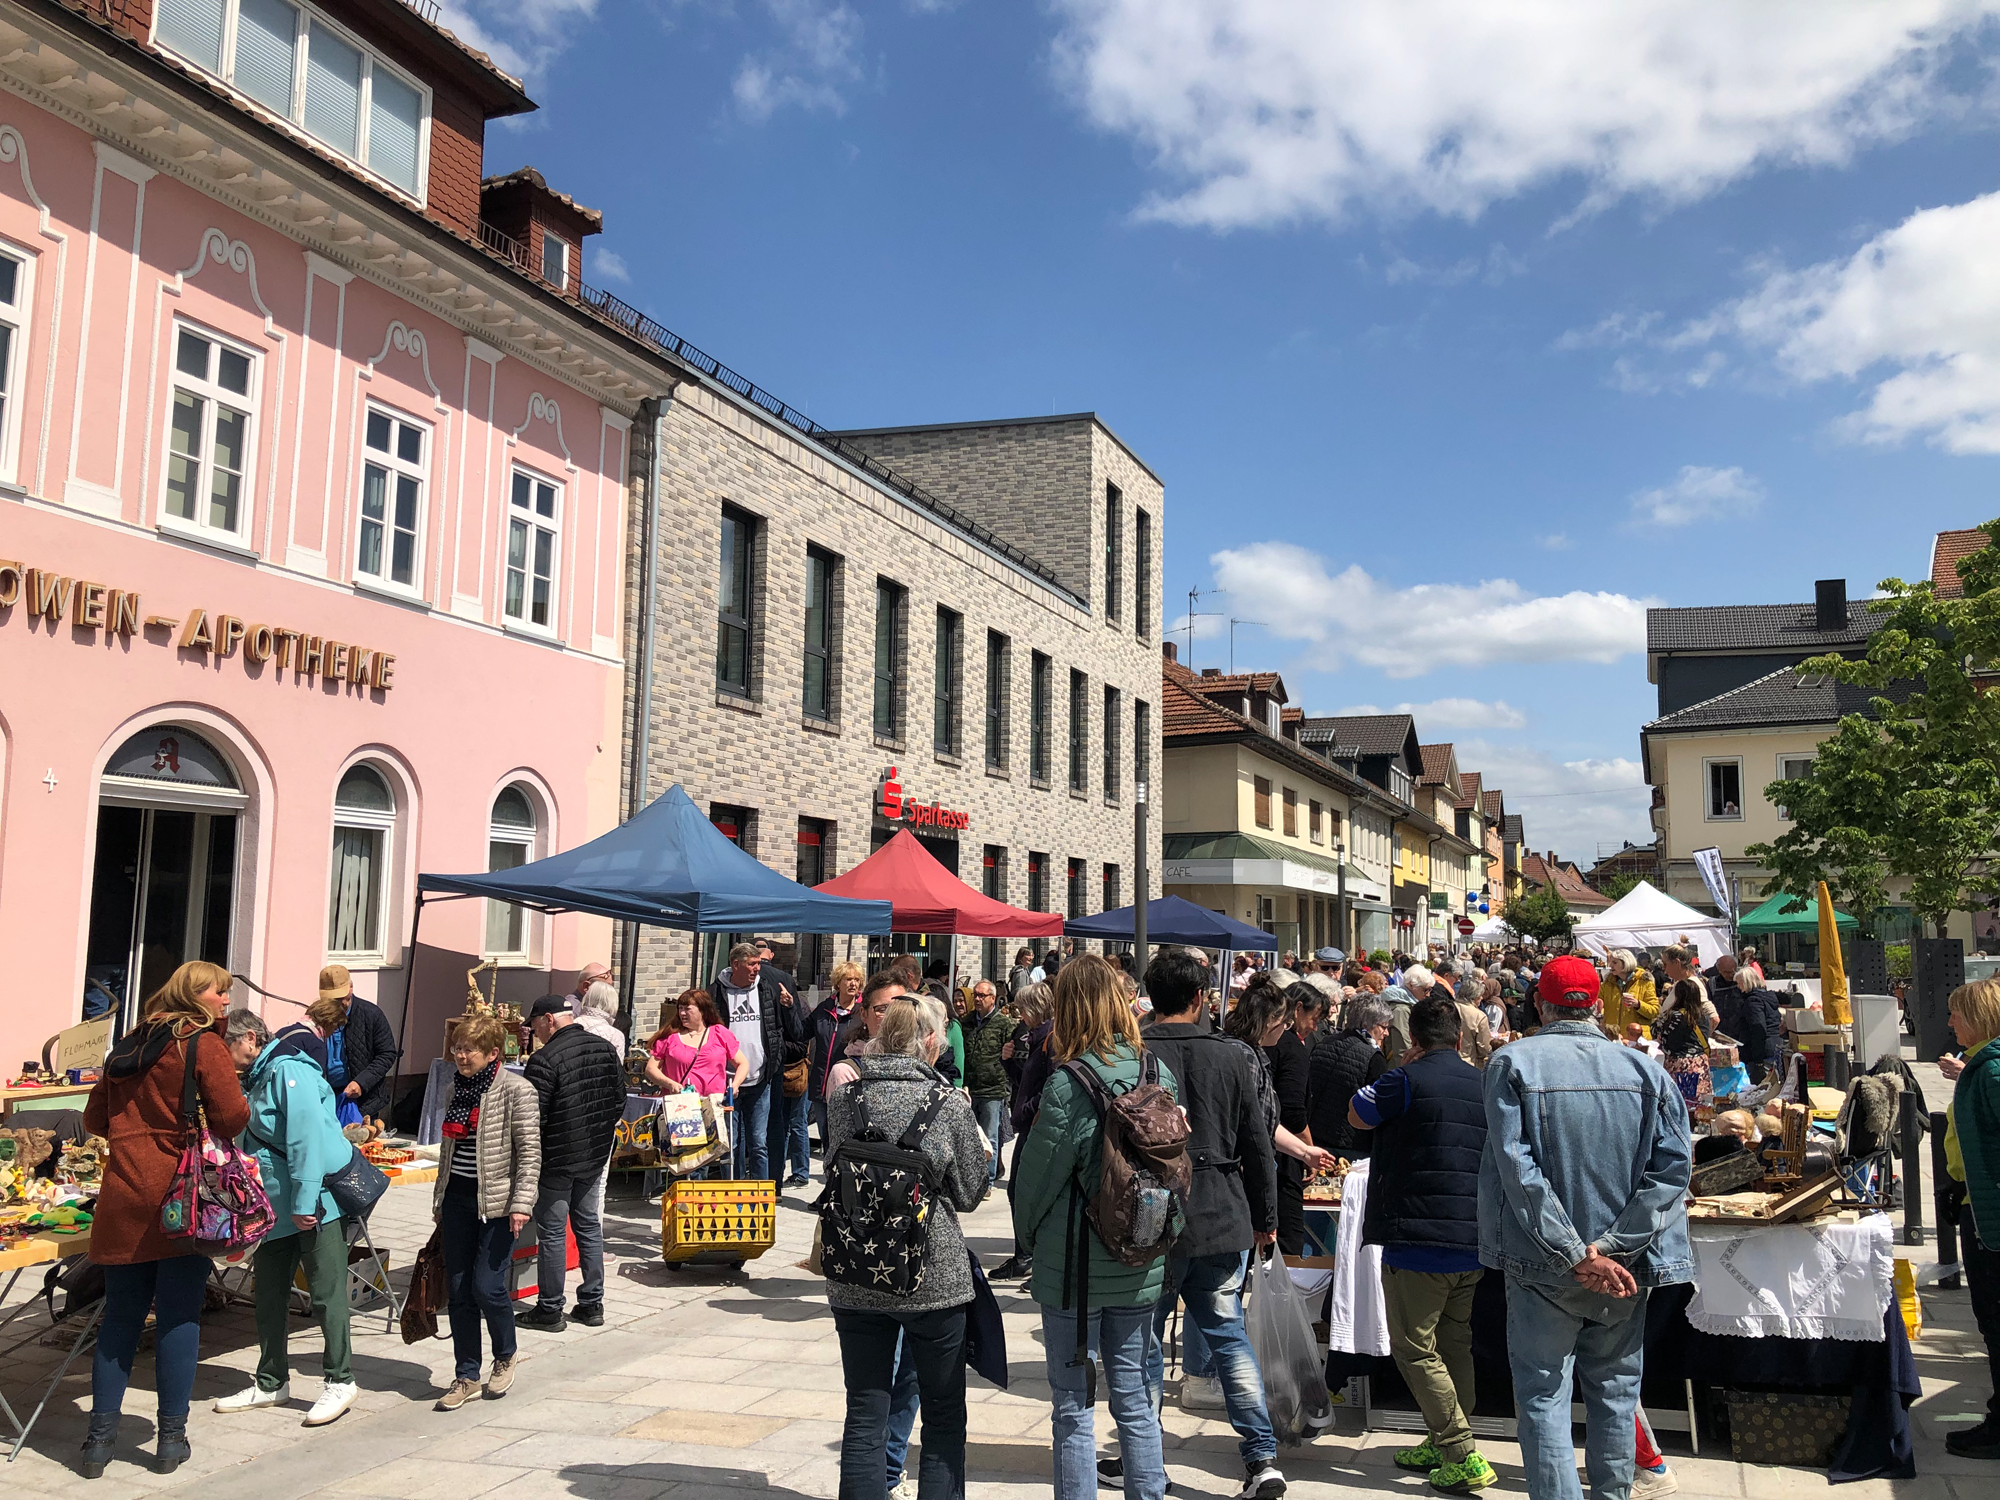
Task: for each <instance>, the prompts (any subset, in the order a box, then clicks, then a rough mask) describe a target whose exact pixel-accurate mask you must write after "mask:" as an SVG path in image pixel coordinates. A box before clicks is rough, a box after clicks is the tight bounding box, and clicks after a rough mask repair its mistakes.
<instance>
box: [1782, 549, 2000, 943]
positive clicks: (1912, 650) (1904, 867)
mask: <svg viewBox="0 0 2000 1500" xmlns="http://www.w3.org/2000/svg"><path fill="white" fill-rule="evenodd" d="M1979 529H1980V530H1981V531H1983V532H1985V533H1986V535H1987V537H1988V545H1987V546H1986V547H1985V548H1984V549H1983V550H1981V551H1979V552H1976V553H1974V554H1973V555H1972V556H1971V557H1968V558H1966V559H1965V560H1964V561H1963V562H1961V563H1960V564H1959V578H1960V581H1961V582H1962V583H1963V584H1964V586H1965V594H1964V597H1963V598H1940V597H1938V594H1937V590H1936V589H1935V588H1934V587H1933V586H1932V584H1931V583H1930V582H1929V581H1928V580H1925V581H1921V582H1918V583H1914V584H1910V583H1905V582H1903V580H1901V579H1900V578H1889V579H1885V580H1884V581H1883V583H1882V586H1881V587H1882V592H1883V595H1884V597H1883V598H1881V599H1878V600H1876V601H1875V602H1874V604H1873V605H1872V608H1874V609H1875V610H1876V611H1878V612H1879V613H1881V614H1882V615H1884V616H1885V617H1886V618H1885V619H1884V621H1883V625H1882V628H1881V629H1880V630H1879V631H1877V632H1876V634H1875V636H1874V637H1873V639H1871V640H1870V642H1869V644H1868V651H1867V654H1866V655H1865V656H1863V657H1861V658H1860V659H1859V660H1850V659H1848V658H1845V657H1841V656H1838V655H1833V656H1819V657H1814V658H1813V659H1812V660H1811V661H1808V662H1807V663H1805V665H1804V666H1802V667H1801V668H1800V669H1799V670H1800V671H1801V672H1825V673H1828V674H1830V675H1831V676H1832V677H1833V679H1834V680H1835V681H1836V682H1839V683H1843V684H1847V685H1850V686H1853V687H1859V688H1863V689H1866V690H1868V691H1869V692H1870V694H1871V696H1870V698H1869V700H1868V710H1867V712H1866V713H1861V712H1855V713H1849V714H1847V715H1845V716H1844V717H1842V719H1841V721H1840V725H1839V727H1838V728H1837V729H1836V730H1835V731H1834V733H1833V734H1832V735H1831V736H1829V737H1828V738H1827V739H1826V740H1825V741H1823V742H1822V743H1821V745H1820V747H1819V749H1818V751H1817V752H1816V755H1815V758H1814V760H1813V763H1812V766H1811V769H1810V771H1809V772H1808V774H1807V775H1806V776H1804V777H1802V778H1799V779H1797V780H1790V781H1774V782H1772V783H1771V784H1770V786H1768V787H1766V788H1765V795H1766V796H1767V797H1769V798H1770V799H1771V800H1772V801H1773V802H1775V803H1778V804H1780V805H1782V806H1784V807H1785V808H1786V810H1787V811H1788V812H1789V814H1790V815H1791V820H1792V826H1791V827H1790V828H1789V829H1787V830H1786V831H1785V833H1784V834H1783V835H1781V836H1780V837H1779V838H1777V839H1775V840H1774V841H1772V842H1771V843H1769V844H1753V845H1751V846H1750V848H1749V849H1748V850H1746V851H1745V852H1746V853H1747V854H1749V855H1750V856H1751V857H1752V858H1755V859H1762V860H1763V861H1764V862H1765V863H1766V864H1767V865H1769V867H1770V868H1771V870H1772V871H1773V873H1774V874H1775V875H1776V877H1777V878H1776V880H1775V882H1774V884H1775V886H1776V887H1777V888H1778V889H1780V890H1783V891H1786V892H1789V893H1791V894H1792V895H1794V896H1798V897H1801V898H1803V897H1804V896H1807V895H1810V894H1811V893H1812V890H1813V888H1814V885H1815V883H1816V882H1818V881H1820V880H1825V881H1826V882H1827V884H1828V886H1829V887H1831V888H1832V890H1833V891H1834V893H1835V895H1836V898H1837V899H1838V900H1839V901H1840V902H1841V903H1842V904H1844V905H1845V906H1847V908H1848V909H1849V910H1851V911H1852V912H1854V914H1855V915H1856V916H1857V917H1858V918H1860V919H1861V921H1862V922H1863V924H1864V928H1865V926H1866V924H1868V923H1869V921H1870V919H1871V918H1872V917H1873V915H1874V913H1875V912H1876V911H1877V910H1878V909H1879V908H1880V907H1881V906H1882V905H1883V902H1884V895H1885V884H1886V882H1887V881H1888V880H1890V879H1902V880H1906V881H1908V882H1909V892H1910V894H1909V901H1910V906H1911V907H1912V909H1913V910H1914V911H1915V912H1916V913H1917V915H1918V917H1919V918H1921V919H1922V920H1923V921H1925V922H1928V923H1930V924H1932V926H1933V927H1934V928H1935V930H1936V931H1937V932H1938V934H1939V935H1940V936H1942V935H1943V933H1944V924H1945V919H1946V918H1947V917H1948V916H1949V915H1950V914H1951V913H1952V912H1954V911H1963V910H1967V909H1970V908H1977V907H1983V906H1985V905H1986V904H1987V903H1988V902H1989V901H1990V900H1991V899H1992V898H1993V896H1994V894H1995V892H1996V891H2000V868H1996V866H1995V864H1994V861H1993V858H1992V856H1993V853H1994V850H1995V848H1996V846H2000V693H1995V692H1994V691H1992V689H1993V688H1994V687H1995V686H1996V684H2000V520H1995V521H1989V522H1987V523H1986V524H1985V525H1984V526H1982V527H1980V528H1979Z"/></svg>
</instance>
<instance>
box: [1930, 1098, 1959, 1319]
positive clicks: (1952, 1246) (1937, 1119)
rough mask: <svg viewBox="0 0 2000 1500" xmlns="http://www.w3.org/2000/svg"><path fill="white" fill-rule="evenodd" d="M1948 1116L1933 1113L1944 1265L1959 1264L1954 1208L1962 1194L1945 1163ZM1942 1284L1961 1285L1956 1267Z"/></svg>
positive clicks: (1939, 1252) (1934, 1173)
mask: <svg viewBox="0 0 2000 1500" xmlns="http://www.w3.org/2000/svg"><path fill="white" fill-rule="evenodd" d="M1946 1123H1947V1122H1946V1120H1945V1117H1944V1116H1943V1115H1941V1114H1933V1115H1932V1116H1931V1187H1932V1191H1933V1193H1934V1195H1935V1198H1936V1208H1937V1263H1938V1264H1939V1265H1941V1266H1955V1265H1957V1264H1958V1221H1957V1215H1956V1214H1955V1213H1954V1212H1953V1209H1954V1207H1955V1205H1956V1202H1957V1198H1958V1190H1957V1188H1956V1187H1954V1186H1953V1185H1952V1180H1951V1172H1950V1171H1949V1170H1948V1169H1947V1168H1946V1166H1945V1160H1944V1133H1945V1129H1946ZM1938 1285H1939V1286H1942V1287H1949V1288H1951V1289H1952V1290H1953V1291H1956V1290H1957V1289H1958V1287H1959V1285H1960V1281H1959V1276H1958V1273H1957V1272H1956V1271H1954V1272H1953V1273H1952V1274H1951V1275H1949V1276H1946V1277H1943V1278H1941V1279H1940V1280H1939V1282H1938Z"/></svg>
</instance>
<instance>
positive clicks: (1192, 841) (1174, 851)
mask: <svg viewBox="0 0 2000 1500" xmlns="http://www.w3.org/2000/svg"><path fill="white" fill-rule="evenodd" d="M1160 859H1161V864H1162V867H1163V868H1162V871H1161V878H1162V879H1163V880H1165V881H1167V882H1169V883H1170V884H1173V885H1268V886H1281V887H1291V888H1293V889H1297V890H1310V891H1321V892H1337V891H1338V890H1339V889H1340V869H1341V867H1340V861H1338V860H1336V859H1332V858H1329V857H1328V856H1326V855H1323V854H1312V853H1309V852H1307V851H1306V850H1304V849H1294V848H1292V847H1291V846H1290V845H1289V844H1281V843H1279V842H1277V840H1275V839H1260V838H1258V837H1256V835H1254V834H1248V833H1173V834H1168V835H1167V837H1166V838H1165V839H1163V840H1161V844H1160ZM1287 866H1289V867H1290V868H1289V869H1288V868H1287ZM1374 883H1375V882H1373V881H1371V880H1370V879H1369V878H1368V876H1367V875H1366V874H1364V873H1363V872H1362V871H1361V870H1360V869H1359V868H1357V867H1356V866H1355V865H1352V864H1349V865H1348V866H1347V892H1348V894H1349V895H1350V896H1352V895H1357V894H1359V893H1360V892H1361V890H1362V888H1363V887H1366V886H1372V885H1373V884H1374Z"/></svg>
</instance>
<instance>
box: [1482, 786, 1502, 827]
mask: <svg viewBox="0 0 2000 1500" xmlns="http://www.w3.org/2000/svg"><path fill="white" fill-rule="evenodd" d="M1503 795H1504V794H1503V793H1502V792H1501V790H1500V788H1498V787H1497V786H1496V787H1495V788H1493V790H1492V791H1490V792H1481V793H1480V794H1479V815H1480V816H1481V817H1482V818H1484V819H1485V820H1486V821H1487V822H1489V823H1497V822H1499V821H1500V810H1501V807H1502V806H1503V804H1502V802H1501V800H1500V799H1501V797H1502V796H1503Z"/></svg>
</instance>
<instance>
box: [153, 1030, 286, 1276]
mask: <svg viewBox="0 0 2000 1500" xmlns="http://www.w3.org/2000/svg"><path fill="white" fill-rule="evenodd" d="M202 1036H203V1033H202V1032H196V1033H195V1034H194V1035H193V1036H191V1037H189V1038H187V1039H186V1041H185V1042H184V1043H183V1044H182V1049H183V1051H184V1052H185V1053H186V1056H187V1067H186V1070H185V1074H184V1076H183V1079H182V1083H181V1121H182V1124H183V1125H184V1127H185V1128H186V1131H187V1140H186V1144H184V1145H183V1146H182V1147H181V1159H180V1162H179V1164H178V1165H177V1166H176V1167H175V1168H174V1180H173V1183H172V1184H171V1185H170V1186H169V1187H168V1189H167V1196H166V1199H165V1201H164V1202H162V1203H161V1204H160V1228H161V1229H162V1230H163V1231H164V1232H165V1233H166V1234H167V1235H169V1236H170V1237H172V1238H174V1239H185V1240H189V1241H191V1242H192V1243H191V1245H190V1248H191V1249H192V1250H193V1251H194V1253H196V1254H198V1255H233V1254H236V1253H237V1252H239V1251H242V1250H247V1249H249V1248H250V1247H251V1246H252V1245H254V1244H256V1243H257V1242H258V1241H259V1240H261V1239H263V1238H264V1236H265V1235H266V1234H268V1233H269V1232H270V1230H271V1226H272V1225H273V1224H275V1223H276V1222H277V1215H276V1214H275V1213H274V1212H272V1209H271V1200H270V1198H269V1197H268V1196H266V1195H265V1192H264V1183H263V1179H262V1177H261V1176H260V1175H259V1174H258V1171H257V1158H256V1157H254V1156H251V1155H250V1154H249V1153H248V1152H246V1151H244V1150H242V1149H241V1148H239V1147H238V1146H237V1144H236V1142H234V1141H232V1140H228V1139H226V1138H225V1139H220V1140H218V1139H217V1138H216V1137H215V1136H213V1135H211V1134H210V1133H209V1129H208V1119H207V1116H206V1115H205V1114H204V1113H203V1112H202V1108H201V1093H200V1090H199V1089H198V1088H197V1087H196V1083H195V1071H194V1062H195V1051H196V1049H197V1048H198V1047H199V1046H200V1045H201V1039H202Z"/></svg>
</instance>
